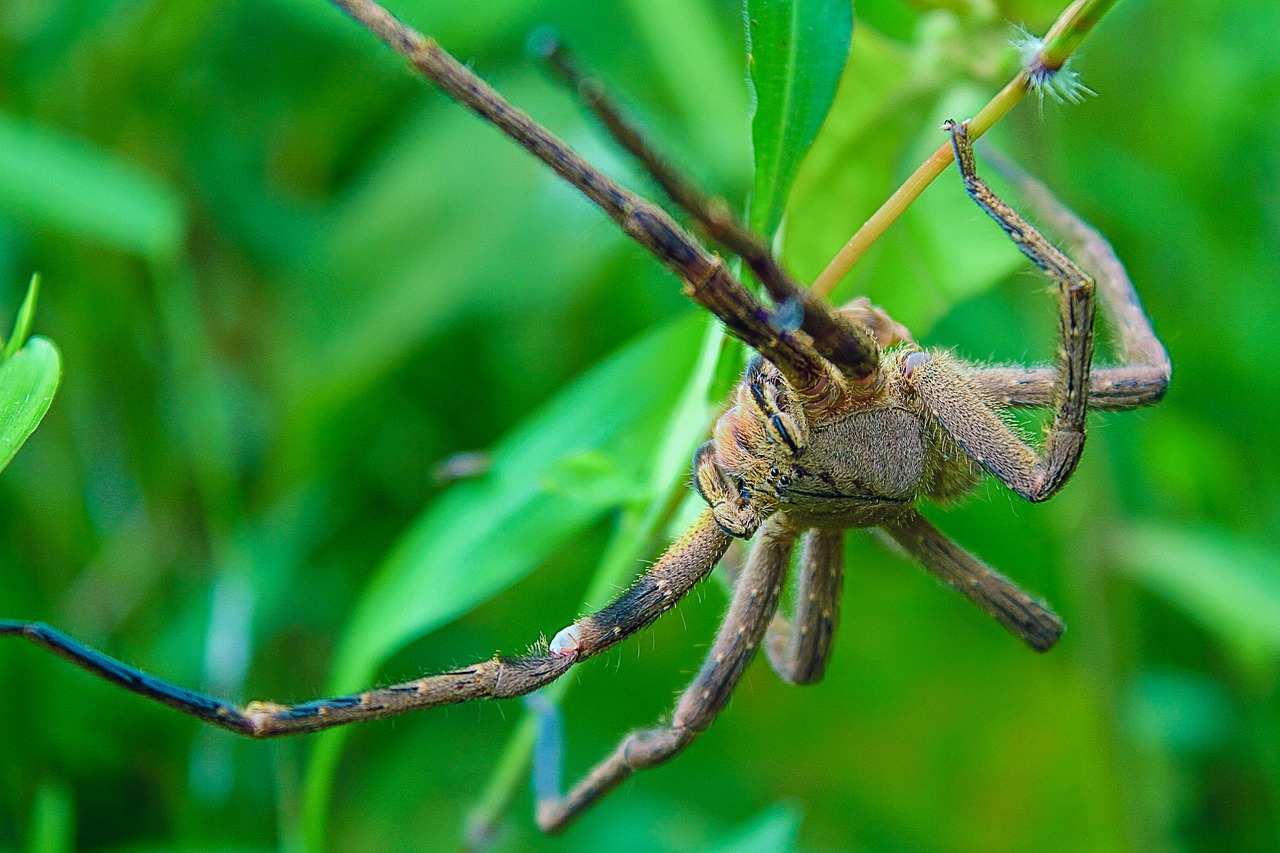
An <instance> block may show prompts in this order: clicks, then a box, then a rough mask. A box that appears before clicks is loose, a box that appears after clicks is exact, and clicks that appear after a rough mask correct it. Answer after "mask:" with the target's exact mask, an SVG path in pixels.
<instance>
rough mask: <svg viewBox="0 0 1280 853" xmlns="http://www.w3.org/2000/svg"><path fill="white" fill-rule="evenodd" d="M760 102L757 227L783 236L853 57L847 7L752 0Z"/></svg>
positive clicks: (814, 0) (811, 0)
mask: <svg viewBox="0 0 1280 853" xmlns="http://www.w3.org/2000/svg"><path fill="white" fill-rule="evenodd" d="M746 15H747V41H748V51H749V53H748V57H747V62H748V69H749V71H750V80H751V86H752V90H753V94H754V99H755V109H754V111H753V113H752V118H751V142H752V146H753V150H754V153H755V170H756V172H755V186H754V189H753V191H752V196H751V211H750V219H751V225H752V226H753V227H754V228H756V229H758V230H760V231H762V232H763V233H765V234H772V233H773V232H774V231H775V230H777V227H778V223H779V222H780V221H781V220H782V213H783V210H784V208H785V207H786V203H787V195H788V193H789V191H790V189H791V182H792V181H793V180H794V179H795V175H796V171H797V170H798V169H799V168H800V161H801V160H802V159H803V158H804V155H805V153H806V152H807V151H808V150H809V146H810V145H812V144H813V140H814V138H815V137H817V135H818V129H819V128H820V127H821V126H822V122H823V120H824V119H825V118H826V116H827V112H828V111H829V110H830V109H831V103H832V101H833V100H834V99H835V94H836V87H837V85H838V84H839V82H840V77H841V75H842V74H843V72H844V66H845V61H846V60H847V59H848V57H849V45H850V43H851V41H852V38H853V6H852V5H851V3H850V2H849V0H746Z"/></svg>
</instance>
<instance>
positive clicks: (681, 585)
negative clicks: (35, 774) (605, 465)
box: [0, 510, 731, 737]
mask: <svg viewBox="0 0 1280 853" xmlns="http://www.w3.org/2000/svg"><path fill="white" fill-rule="evenodd" d="M730 541H731V540H730V538H729V536H728V534H726V533H725V532H724V531H723V530H721V529H720V527H719V525H718V524H717V523H716V521H715V519H714V518H713V517H712V514H711V511H710V510H707V511H706V512H704V513H703V514H702V515H701V516H699V518H698V520H697V522H696V523H695V524H694V525H693V527H691V528H690V529H689V530H688V531H686V532H685V534H684V535H683V536H681V537H680V538H679V539H678V540H676V542H674V543H673V544H672V545H671V547H670V548H668V549H667V551H666V553H665V554H663V555H662V558H661V559H659V560H658V562H657V563H655V564H654V565H653V566H652V567H651V568H650V569H649V570H648V571H647V572H645V573H644V574H643V575H641V576H640V578H638V579H637V580H636V582H635V583H634V584H632V586H631V587H630V588H629V589H628V590H627V591H626V592H624V593H622V595H620V596H618V597H617V598H616V599H614V601H613V602H612V603H610V604H609V605H607V606H605V607H604V608H603V609H602V610H599V611H597V612H596V613H593V614H591V615H589V616H585V617H583V618H581V619H579V620H578V621H576V622H574V623H573V624H572V625H570V626H569V627H568V628H565V629H564V630H562V631H560V633H558V634H556V636H555V638H554V639H553V640H552V641H551V644H550V647H549V648H548V649H547V650H546V651H545V652H534V653H530V654H528V655H525V656H523V657H519V658H501V657H497V658H493V659H492V660H487V661H482V662H480V663H477V664H474V665H472V666H468V667H465V668H462V669H456V670H453V671H451V672H444V673H440V674H438V675H429V676H426V677H425V678H419V679H415V680H413V681H409V682H405V683H404V684H396V685H392V686H390V687H380V688H375V689H371V690H366V691H365V692H363V693H357V694H352V695H350V696H339V697H334V698H330V699H319V700H316V701H314V702H306V703H304V704H301V705H280V704H276V703H274V702H250V703H249V704H248V705H246V706H244V707H243V708H237V707H235V706H233V705H230V704H228V703H226V702H223V701H220V700H218V699H214V698H212V697H209V696H205V695H202V694H200V693H195V692H193V691H190V690H187V689H185V688H182V687H178V686H177V685H174V684H171V683H169V682H166V681H162V680H160V679H157V678H153V677H151V676H149V675H146V674H145V673H142V672H139V671H138V670H136V669H133V668H132V667H128V666H126V665H125V664H122V663H121V662H120V661H117V660H115V659H114V658H110V657H108V656H106V655H104V654H102V653H101V652H98V651H95V650H94V649H91V648H88V647H87V646H83V645H81V644H80V643H77V642H76V641H75V640H73V639H71V638H70V637H68V636H66V635H65V634H63V633H62V632H60V631H58V630H56V629H54V628H50V627H49V626H47V625H43V624H40V623H38V622H12V621H0V636H14V637H25V638H26V639H28V640H30V641H31V642H33V643H35V644H36V645H37V646H40V647H42V648H45V649H47V650H49V651H51V652H53V653H54V654H56V655H58V656H59V657H62V658H65V659H66V660H68V661H70V662H71V663H73V664H75V665H76V666H79V667H81V668H82V669H85V670H88V671H89V672H91V673H93V674H94V675H97V676H98V677H99V678H102V679H104V680H106V681H109V682H111V683H112V684H116V685H118V686H120V687H123V688H125V689H126V690H130V691H132V692H134V693H137V694H139V695H141V696H145V697H147V698H148V699H153V700H155V701H156V702H160V703H161V704H164V705H168V706H169V707H171V708H174V709H176V710H178V711H181V712H183V713H184V714H190V715H191V716H193V717H196V718H197V719H200V720H203V721H204V722H206V723H213V724H214V725H218V726H221V727H222V728H225V729H230V730H231V731H233V732H236V733H237V734H243V735H248V736H250V737H274V736H278V735H290V734H298V733H301V732H314V731H319V730H321V729H327V728H332V727H334V726H341V725H346V724H347V723H356V722H364V721H367V720H376V719H381V718H383V717H393V716H397V715H400V714H407V713H409V712H411V711H418V710H421V709H424V708H433V707H436V706H438V705H453V704H457V703H459V702H468V701H470V700H472V699H507V698H511V697H515V696H522V695H524V694H526V693H529V692H531V691H534V690H537V689H538V688H539V687H542V686H543V685H546V684H549V683H550V682H552V681H554V680H555V679H557V678H559V677H560V676H561V675H563V674H564V673H565V672H567V671H568V670H569V668H570V667H571V666H573V665H574V664H575V663H578V662H580V661H583V660H586V659H587V658H589V657H593V656H594V655H597V654H599V653H601V652H603V651H605V650H606V649H608V648H610V647H612V646H614V645H616V644H618V643H619V642H621V641H622V640H624V639H626V638H627V637H629V636H631V635H632V634H634V633H636V632H637V631H640V630H642V629H643V628H645V627H646V626H648V625H649V624H650V623H652V622H653V621H654V620H655V619H657V618H658V617H659V616H661V615H662V614H663V613H665V612H666V611H667V610H670V609H671V608H672V607H674V606H675V604H676V603H677V602H678V601H680V599H682V598H684V596H686V595H688V593H689V591H690V590H692V589H693V587H694V586H695V585H697V583H698V582H699V581H701V580H702V579H703V578H705V577H706V576H707V575H708V574H710V573H711V570H712V569H714V568H715V566H716V564H717V563H718V562H719V561H720V558H721V557H723V556H724V552H725V549H727V548H728V547H729V542H730Z"/></svg>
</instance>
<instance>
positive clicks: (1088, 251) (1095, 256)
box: [973, 157, 1170, 411]
mask: <svg viewBox="0 0 1280 853" xmlns="http://www.w3.org/2000/svg"><path fill="white" fill-rule="evenodd" d="M990 159H992V160H993V161H994V165H995V166H996V170H997V171H998V172H1000V173H1001V174H1003V175H1004V176H1005V177H1006V178H1008V179H1009V180H1010V181H1011V182H1012V183H1013V185H1014V186H1015V188H1016V189H1017V192H1018V195H1019V196H1021V197H1022V198H1023V199H1025V200H1026V201H1027V203H1028V204H1029V205H1030V206H1031V209H1032V210H1034V211H1035V212H1036V215H1037V216H1038V217H1039V218H1040V220H1041V221H1043V222H1047V223H1048V224H1049V225H1050V227H1052V228H1053V230H1054V231H1056V232H1058V233H1059V234H1061V235H1062V236H1063V237H1064V238H1065V239H1066V240H1067V241H1068V244H1069V246H1070V248H1071V251H1072V253H1073V254H1074V255H1075V256H1076V257H1077V258H1079V259H1080V264H1081V266H1083V267H1084V268H1085V269H1087V270H1090V271H1091V272H1092V273H1093V274H1094V276H1096V278H1097V281H1098V292H1099V295H1100V296H1101V302H1102V308H1103V311H1104V312H1105V313H1106V315H1107V320H1108V321H1109V322H1110V324H1111V327H1112V328H1113V329H1115V330H1116V332H1117V338H1118V340H1117V341H1116V349H1117V352H1116V357H1117V358H1118V360H1119V362H1120V363H1119V364H1118V365H1115V366H1108V367H1095V368H1094V370H1093V375H1092V377H1091V379H1090V383H1089V385H1090V387H1089V408H1091V409H1104V410H1113V411H1118V410H1121V409H1132V408H1136V407H1138V406H1146V405H1150V404H1151V403H1156V402H1159V401H1160V400H1161V399H1162V398H1163V397H1164V393H1165V390H1166V388H1168V385H1169V375H1170V365H1169V354H1168V353H1167V352H1166V351H1165V348H1164V345H1163V344H1161V343H1160V339H1159V338H1157V337H1156V333H1155V329H1153V328H1152V326H1151V320H1150V318H1148V317H1147V315H1146V312H1145V311H1143V309H1142V301H1141V300H1140V299H1139V298H1138V292H1137V291H1136V290H1135V289H1134V286H1133V282H1132V281H1131V280H1130V279H1129V274H1128V273H1127V272H1126V271H1125V268H1124V264H1122V263H1121V262H1120V258H1119V257H1117V256H1116V252H1115V249H1113V248H1112V247H1111V244H1110V243H1109V242H1107V239H1106V238H1105V237H1103V236H1102V235H1101V234H1099V233H1098V231H1097V230H1096V229H1094V228H1093V227H1091V226H1090V225H1089V224H1088V223H1086V222H1085V221H1084V220H1082V219H1081V218H1080V217H1079V216H1077V215H1076V214H1075V213H1074V212H1072V211H1071V210H1070V209H1069V208H1067V206H1066V205H1064V204H1063V203H1062V202H1061V201H1060V200H1059V199H1058V198H1056V197H1055V196H1054V195H1053V193H1051V192H1049V190H1048V188H1047V187H1045V186H1044V184H1042V183H1040V182H1039V181H1036V180H1035V179H1033V178H1031V177H1030V176H1029V175H1027V174H1026V173H1025V172H1023V171H1022V170H1021V169H1019V168H1017V167H1016V166H1014V165H1013V164H1012V163H1009V162H1008V161H1006V160H1004V158H1000V157H994V158H990ZM973 381H974V384H975V385H976V386H977V388H978V390H979V392H980V393H982V394H984V395H986V396H988V397H989V399H991V400H992V401H993V402H994V403H995V404H996V405H1000V406H1007V407H1034V406H1048V405H1050V404H1051V403H1052V401H1053V383H1054V372H1053V371H1052V370H1051V369H1049V368H1043V367H992V368H987V369H984V370H980V371H978V372H977V373H976V374H975V375H974V377H973Z"/></svg>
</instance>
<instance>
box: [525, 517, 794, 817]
mask: <svg viewBox="0 0 1280 853" xmlns="http://www.w3.org/2000/svg"><path fill="white" fill-rule="evenodd" d="M795 535H796V531H795V530H794V529H793V528H792V527H791V525H790V522H789V521H788V520H787V519H786V518H785V516H783V515H782V514H780V513H779V514H775V515H773V516H772V517H770V518H769V520H768V521H766V522H765V524H764V526H763V527H762V528H761V531H760V538H759V539H758V540H757V541H756V543H755V545H754V547H753V548H752V550H751V555H750V556H749V557H748V558H747V565H746V568H744V569H743V572H742V575H741V577H740V578H739V579H738V582H737V583H736V584H734V590H733V598H732V600H731V602H730V604H729V612H728V614H727V615H726V616H725V618H724V622H723V623H721V625H720V630H719V631H718V633H717V634H716V639H715V643H714V644H713V645H712V647H711V651H710V652H709V653H708V655H707V658H706V660H705V661H704V662H703V664H702V669H701V670H700V671H699V673H698V675H697V677H696V678H694V680H693V682H692V683H691V684H690V685H689V686H688V687H687V688H685V690H684V692H683V693H682V694H681V696H680V698H679V700H677V702H676V707H675V712H674V714H673V716H672V718H671V722H670V723H669V724H667V725H663V726H658V727H655V728H650V729H640V730H637V731H634V732H631V733H630V734H628V735H626V736H625V737H623V739H622V741H621V742H620V743H619V744H618V746H617V748H616V749H615V750H614V751H613V753H612V754H610V755H609V756H608V757H607V758H605V759H604V760H603V761H601V762H600V763H599V764H598V765H596V767H595V769H593V770H591V771H590V772H589V773H588V774H587V775H586V776H584V777H583V778H582V779H581V781H579V782H578V783H577V784H576V785H575V786H574V787H573V788H572V789H571V790H570V791H569V793H568V794H566V795H564V796H560V795H559V780H558V779H556V778H555V777H556V775H558V774H557V773H556V771H555V768H554V762H555V760H556V758H555V751H554V749H553V748H552V747H553V746H554V744H550V745H549V744H547V742H546V741H545V740H544V743H543V745H542V746H543V747H546V748H539V749H535V756H537V757H538V759H539V760H540V761H541V762H543V765H542V766H541V767H535V770H534V782H535V787H536V789H537V793H538V825H539V826H540V827H542V829H543V831H545V832H559V831H561V830H563V829H564V828H565V827H566V826H568V825H569V824H570V823H571V822H572V821H573V820H574V819H575V818H577V817H578V816H579V815H580V814H582V812H583V811H584V810H585V809H587V808H588V807H589V806H591V805H592V804H593V803H595V802H596V801H598V800H599V799H600V798H601V797H603V796H605V795H606V794H608V793H609V792H610V791H612V790H613V789H614V788H616V787H617V786H618V785H619V784H621V783H622V782H623V781H624V780H626V779H627V778H629V777H630V776H631V775H632V774H633V773H635V772H636V771H637V770H647V769H649V768H650V767H656V766H657V765H659V764H662V763H664V762H666V761H669V760H670V759H672V758H674V757H675V756H676V755H677V754H679V753H680V752H681V751H682V750H684V749H685V748H686V747H688V746H689V744H691V743H693V741H694V740H696V739H697V737H698V736H699V735H700V734H702V733H703V732H704V731H706V730H707V728H709V727H710V726H711V723H712V722H713V721H714V720H715V718H716V715H718V714H719V713H720V711H721V710H723V709H724V706H725V704H726V703H727V702H728V701H729V697H730V695H731V694H732V693H733V690H734V688H735V687H737V685H738V681H739V680H740V679H741V678H742V674H743V672H744V671H745V670H746V668H747V665H748V664H749V663H751V659H752V658H753V657H754V656H755V653H756V649H757V648H758V647H759V645H760V641H761V640H762V639H763V637H764V634H765V631H766V629H767V628H768V626H769V621H770V619H771V618H772V617H773V615H774V613H775V611H776V610H777V608H778V600H779V598H780V596H781V595H782V585H783V582H784V580H785V579H786V572H787V556H788V555H789V554H790V551H791V545H792V542H793V541H794V539H795ZM539 728H540V732H541V734H542V736H543V737H544V738H546V737H547V735H548V733H554V731H555V728H554V725H553V724H552V725H543V726H540V727H539ZM552 736H553V737H554V735H552ZM548 762H550V763H548Z"/></svg>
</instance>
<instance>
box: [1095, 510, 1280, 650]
mask: <svg viewBox="0 0 1280 853" xmlns="http://www.w3.org/2000/svg"><path fill="white" fill-rule="evenodd" d="M1118 545H1119V549H1120V565H1121V567H1122V568H1123V569H1124V570H1125V571H1126V572H1127V573H1128V574H1129V575H1130V576H1131V577H1133V578H1135V579H1137V580H1138V581H1140V582H1141V583H1142V584H1143V585H1145V586H1146V587H1147V588H1148V589H1150V590H1151V591H1152V592H1154V593H1155V594H1156V595H1158V596H1160V597H1161V598H1163V599H1165V600H1166V601H1168V602H1169V603H1170V604H1172V605H1173V606H1174V607H1177V608H1179V609H1180V610H1182V611H1183V612H1185V613H1186V614H1187V615H1188V616H1190V617H1191V618H1193V619H1195V620H1196V621H1198V622H1199V623H1200V624H1202V625H1203V626H1204V627H1205V628H1206V629H1208V630H1209V631H1212V632H1213V633H1214V634H1215V635H1216V636H1217V637H1218V638H1219V639H1220V640H1221V641H1222V642H1223V644H1224V645H1225V646H1226V647H1227V648H1228V649H1229V650H1231V651H1232V652H1234V653H1235V654H1236V655H1237V656H1238V657H1239V660H1240V662H1241V663H1242V664H1243V665H1244V666H1246V667H1248V668H1250V670H1253V668H1254V667H1266V666H1267V665H1268V662H1274V661H1275V660H1276V659H1277V658H1280V559H1277V557H1276V555H1275V552H1274V550H1272V549H1270V548H1268V547H1267V546H1265V545H1263V544H1262V543H1260V542H1254V541H1251V540H1247V539H1242V538H1239V537H1237V536H1235V535H1233V534H1231V533H1228V532H1227V531H1224V530H1219V529H1216V528H1203V527H1202V528H1197V529H1193V530H1187V529H1184V528H1182V527H1173V526H1169V525H1161V524H1147V525H1141V526H1134V527H1131V528H1128V529H1126V530H1125V531H1124V534H1123V536H1122V537H1121V538H1120V539H1119V542H1118Z"/></svg>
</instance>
